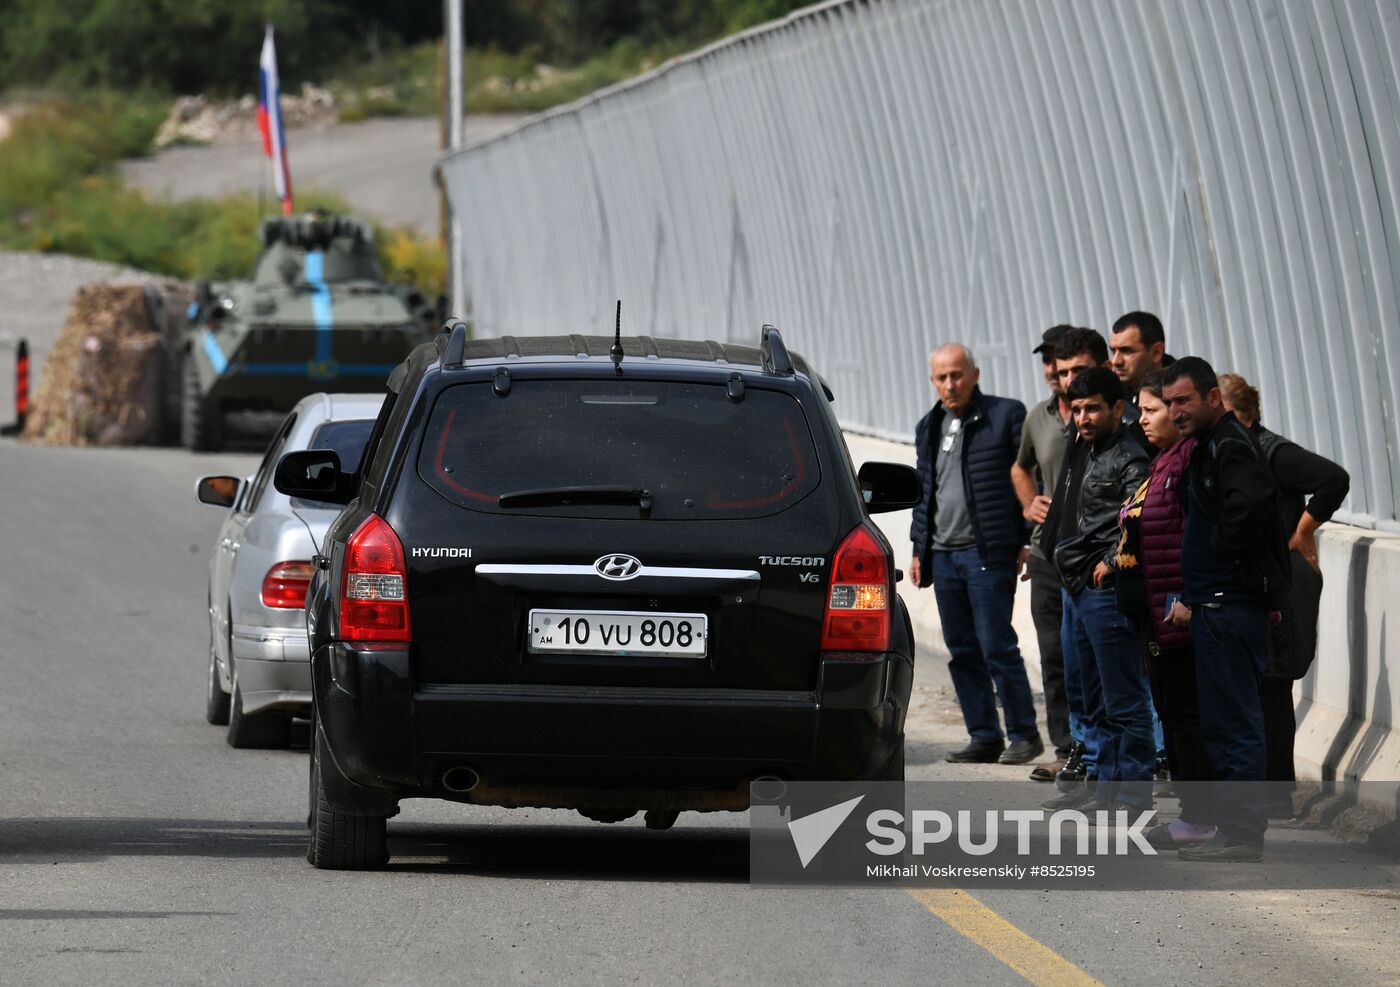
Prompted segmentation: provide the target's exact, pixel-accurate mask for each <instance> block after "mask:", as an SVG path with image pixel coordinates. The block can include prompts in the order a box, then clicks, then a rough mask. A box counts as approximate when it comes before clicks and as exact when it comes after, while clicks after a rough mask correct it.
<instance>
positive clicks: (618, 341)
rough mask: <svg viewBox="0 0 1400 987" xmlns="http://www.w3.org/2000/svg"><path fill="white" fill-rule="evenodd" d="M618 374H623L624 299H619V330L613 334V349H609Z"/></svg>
mask: <svg viewBox="0 0 1400 987" xmlns="http://www.w3.org/2000/svg"><path fill="white" fill-rule="evenodd" d="M608 354H609V355H610V356H611V357H612V362H613V366H614V367H616V368H617V374H618V376H619V377H620V376H622V299H621V298H619V299H618V300H617V332H616V334H615V335H614V336H613V344H612V349H611V350H609V351H608Z"/></svg>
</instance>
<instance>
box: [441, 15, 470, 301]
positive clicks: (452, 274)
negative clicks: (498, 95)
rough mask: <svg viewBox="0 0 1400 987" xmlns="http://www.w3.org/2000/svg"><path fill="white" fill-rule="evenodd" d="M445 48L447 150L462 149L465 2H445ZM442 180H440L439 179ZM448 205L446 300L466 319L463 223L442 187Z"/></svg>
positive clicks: (464, 111)
mask: <svg viewBox="0 0 1400 987" xmlns="http://www.w3.org/2000/svg"><path fill="white" fill-rule="evenodd" d="M443 8H444V9H443V24H444V31H443V34H444V47H445V49H446V56H447V57H446V61H447V66H446V68H447V72H446V75H447V98H446V99H445V100H444V101H443V112H444V113H446V114H447V126H446V127H445V128H444V129H445V134H444V137H445V138H446V145H447V149H448V150H456V149H457V148H459V147H461V146H462V140H463V136H464V124H465V118H466V95H467V94H466V89H465V87H464V86H463V71H462V69H463V66H462V62H463V50H462V20H463V18H462V0H443ZM439 181H441V179H440V178H439ZM442 195H443V198H444V200H445V202H446V203H447V205H446V209H445V212H446V217H445V218H446V225H447V229H446V230H445V233H446V236H445V239H446V241H447V298H448V306H449V310H450V314H451V315H452V317H454V318H465V317H466V314H467V312H466V302H467V299H466V293H467V286H466V273H465V270H464V268H463V263H462V221H461V217H460V216H458V215H457V213H456V210H454V209H453V208H452V206H451V200H450V199H448V197H447V187H446V184H445V183H444V184H443V186H442Z"/></svg>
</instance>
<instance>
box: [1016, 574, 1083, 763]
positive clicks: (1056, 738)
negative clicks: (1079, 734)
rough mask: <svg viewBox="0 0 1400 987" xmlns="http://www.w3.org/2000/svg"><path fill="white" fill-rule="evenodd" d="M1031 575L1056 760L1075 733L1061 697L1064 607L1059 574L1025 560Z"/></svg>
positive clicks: (1047, 716) (1047, 723) (1048, 729)
mask: <svg viewBox="0 0 1400 987" xmlns="http://www.w3.org/2000/svg"><path fill="white" fill-rule="evenodd" d="M1026 568H1027V569H1028V570H1029V572H1030V574H1031V618H1032V619H1033V620H1034V621H1035V637H1036V642H1037V643H1038V644H1039V645H1040V678H1041V681H1043V682H1044V683H1045V729H1046V732H1047V733H1048V734H1049V735H1050V743H1051V744H1053V745H1054V747H1055V753H1056V755H1057V756H1059V757H1065V756H1066V755H1068V754H1069V745H1070V741H1071V740H1073V739H1074V737H1075V733H1074V729H1073V727H1072V725H1071V722H1070V713H1069V700H1068V698H1066V696H1065V651H1064V645H1063V643H1062V642H1061V640H1060V624H1061V623H1062V622H1063V620H1064V608H1063V605H1062V602H1061V600H1060V593H1061V590H1060V574H1059V572H1057V571H1056V569H1055V567H1054V566H1053V565H1051V564H1050V563H1049V562H1047V561H1045V560H1044V559H1042V558H1038V557H1036V556H1035V555H1032V556H1031V557H1030V558H1029V559H1027V560H1026Z"/></svg>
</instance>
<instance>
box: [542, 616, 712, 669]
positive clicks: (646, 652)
mask: <svg viewBox="0 0 1400 987" xmlns="http://www.w3.org/2000/svg"><path fill="white" fill-rule="evenodd" d="M708 632H709V618H708V617H706V616H705V615H704V614H703V613H654V612H650V611H648V612H645V613H642V612H637V611H631V610H531V611H530V645H529V647H530V651H531V652H533V653H535V654H590V655H621V656H630V655H642V656H646V657H651V658H703V657H705V640H706V638H707V637H708Z"/></svg>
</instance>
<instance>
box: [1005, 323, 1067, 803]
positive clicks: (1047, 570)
mask: <svg viewBox="0 0 1400 987" xmlns="http://www.w3.org/2000/svg"><path fill="white" fill-rule="evenodd" d="M1070 328H1071V327H1070V326H1064V325H1060V326H1052V327H1050V328H1049V329H1046V330H1045V332H1044V333H1043V334H1042V336H1041V341H1040V345H1039V346H1037V347H1036V348H1035V349H1033V350H1032V351H1031V352H1032V353H1038V354H1039V355H1040V360H1041V363H1042V364H1043V365H1044V370H1045V383H1046V385H1047V386H1048V387H1049V388H1050V397H1049V398H1047V399H1046V400H1044V401H1042V402H1040V403H1039V404H1037V405H1036V406H1035V407H1034V408H1032V409H1031V410H1030V412H1029V413H1028V414H1027V415H1026V424H1025V426H1024V427H1023V428H1022V429H1021V448H1020V452H1019V453H1018V454H1017V456H1016V462H1015V463H1014V464H1013V465H1012V467H1011V483H1012V485H1013V486H1014V487H1015V488H1016V496H1017V497H1018V498H1019V499H1020V501H1021V507H1022V510H1023V512H1024V514H1025V518H1026V520H1027V521H1029V522H1031V523H1032V524H1033V525H1035V528H1034V530H1033V531H1032V532H1031V554H1030V558H1029V559H1028V560H1027V563H1026V573H1025V575H1023V576H1022V577H1021V578H1022V579H1029V580H1030V583H1031V617H1032V618H1033V619H1034V621H1035V636H1036V641H1037V642H1038V643H1039V645H1040V675H1041V679H1042V680H1043V682H1044V685H1045V722H1046V728H1047V731H1048V733H1049V735H1050V743H1051V744H1053V745H1054V747H1055V758H1054V760H1052V761H1051V762H1049V763H1047V764H1040V765H1037V766H1036V767H1035V769H1034V770H1033V771H1032V772H1031V777H1032V778H1033V779H1035V780H1036V781H1054V780H1055V775H1056V773H1057V772H1058V771H1059V770H1060V768H1062V767H1064V764H1065V759H1066V758H1068V757H1069V754H1070V744H1071V743H1072V742H1073V738H1072V736H1071V730H1070V722H1069V703H1068V701H1067V700H1066V698H1065V663H1064V651H1063V649H1062V647H1061V644H1060V623H1061V620H1062V618H1063V614H1062V612H1061V600H1060V576H1059V573H1057V572H1056V571H1055V567H1054V565H1053V564H1052V563H1051V562H1050V561H1049V560H1048V559H1047V558H1046V557H1045V553H1044V552H1043V551H1042V550H1041V548H1040V525H1041V522H1043V521H1044V520H1045V514H1046V512H1047V511H1048V510H1049V509H1050V498H1049V497H1048V496H1047V493H1049V492H1050V491H1053V490H1054V489H1055V484H1056V482H1057V481H1058V480H1059V478H1060V468H1061V466H1062V465H1063V464H1064V457H1065V450H1066V449H1067V448H1068V447H1069V442H1070V438H1071V436H1072V435H1073V432H1074V427H1073V423H1072V420H1071V417H1070V409H1069V402H1068V401H1066V400H1065V397H1064V388H1063V387H1062V386H1061V383H1060V378H1059V375H1058V374H1057V373H1056V372H1055V346H1056V345H1057V344H1058V343H1059V342H1060V339H1061V338H1062V337H1063V336H1064V334H1065V333H1066V332H1068V331H1069V330H1070Z"/></svg>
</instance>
